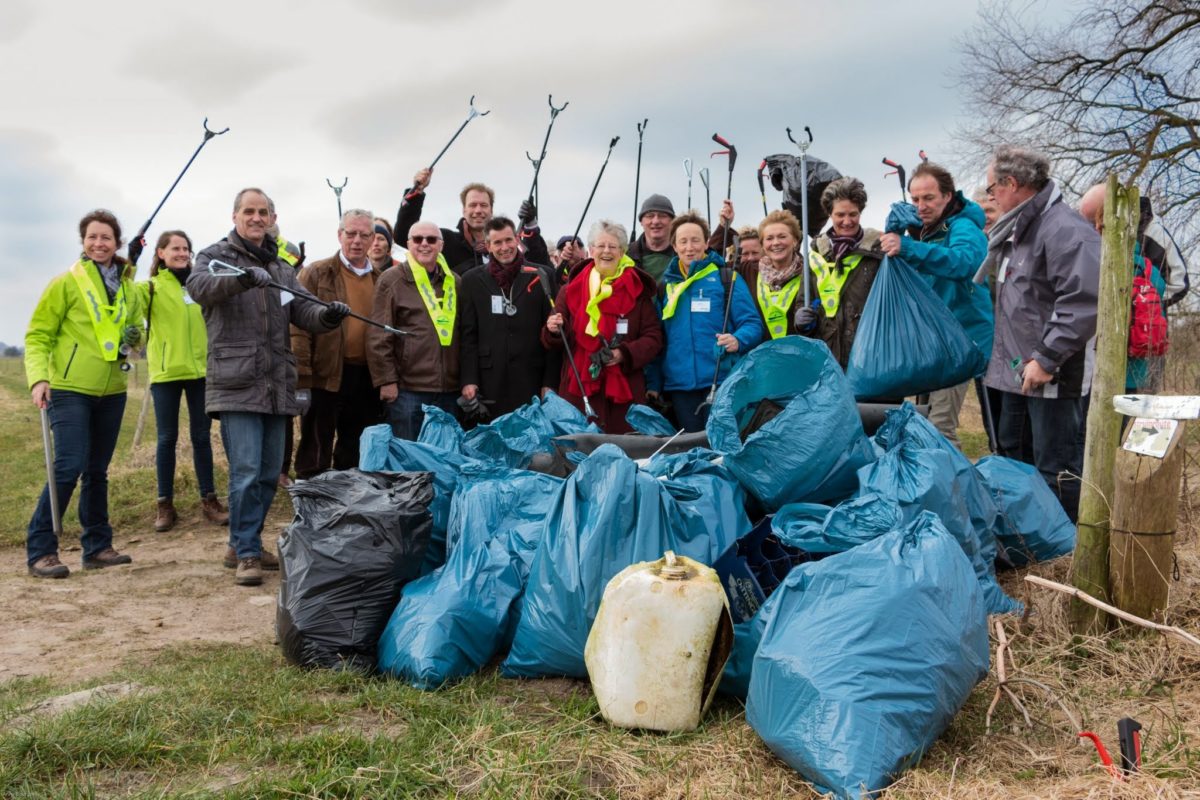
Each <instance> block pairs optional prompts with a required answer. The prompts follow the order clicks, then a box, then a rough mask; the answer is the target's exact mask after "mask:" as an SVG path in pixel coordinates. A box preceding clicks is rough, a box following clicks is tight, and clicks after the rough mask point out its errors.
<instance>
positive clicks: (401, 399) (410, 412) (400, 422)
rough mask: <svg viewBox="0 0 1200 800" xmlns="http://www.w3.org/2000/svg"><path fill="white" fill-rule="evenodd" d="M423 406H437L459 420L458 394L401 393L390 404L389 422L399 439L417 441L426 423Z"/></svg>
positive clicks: (393, 432) (394, 434)
mask: <svg viewBox="0 0 1200 800" xmlns="http://www.w3.org/2000/svg"><path fill="white" fill-rule="evenodd" d="M422 405H429V406H437V407H438V408H440V409H442V410H443V411H445V412H446V413H448V414H450V415H452V416H453V417H454V418H455V419H458V392H404V391H402V392H400V393H399V394H397V395H396V399H395V400H393V401H392V402H391V403H389V404H388V411H387V420H388V424H389V425H391V426H392V435H393V436H395V437H396V438H398V439H408V440H409V441H410V442H415V441H416V440H417V434H419V433H420V432H421V423H423V422H424V421H425V412H424V411H422V410H421V406H422Z"/></svg>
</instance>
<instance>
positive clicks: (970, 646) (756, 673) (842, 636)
mask: <svg viewBox="0 0 1200 800" xmlns="http://www.w3.org/2000/svg"><path fill="white" fill-rule="evenodd" d="M772 600H774V601H775V603H774V604H773V605H774V611H773V613H772V614H771V615H770V619H769V620H768V621H767V623H766V628H765V630H764V632H763V636H762V642H761V643H760V644H759V647H758V654H757V655H756V656H755V658H754V668H753V671H752V674H751V677H750V694H749V698H748V701H747V704H746V720H747V722H749V723H750V726H751V727H752V728H754V730H755V731H756V732H757V733H758V735H759V736H761V737H762V738H763V741H764V742H766V744H767V746H768V747H769V748H770V749H771V750H772V751H773V752H774V753H775V754H776V755H777V756H779V757H780V758H782V759H783V760H784V761H786V762H787V763H788V765H789V766H791V767H792V768H793V769H795V770H796V771H797V772H799V773H800V774H801V775H802V776H803V777H804V778H805V779H806V780H808V781H811V782H812V783H813V784H814V785H816V787H817V788H818V790H819V791H822V792H833V793H834V794H835V795H837V796H838V797H842V798H855V799H856V800H857V798H859V797H860V796H861V794H862V793H863V792H864V791H867V792H876V791H880V790H882V789H884V788H886V787H887V786H888V785H889V784H890V783H891V782H892V781H893V780H895V779H896V777H897V776H898V775H899V773H901V772H902V771H903V770H905V769H908V768H909V767H911V766H913V765H914V764H916V762H917V761H919V760H920V758H921V756H922V755H923V754H924V753H925V752H926V751H927V750H928V749H929V747H930V746H931V745H932V744H933V743H934V741H936V740H937V738H938V736H940V735H941V733H942V732H943V731H944V730H945V728H946V727H947V725H949V724H950V722H951V720H952V719H953V718H954V716H955V714H957V713H958V711H959V709H961V708H962V706H963V704H964V703H965V702H966V700H967V697H968V696H969V695H970V693H971V690H972V689H973V688H974V686H975V685H976V684H977V683H978V682H979V681H980V680H982V679H983V678H984V677H985V676H986V675H987V671H988V661H989V653H988V634H987V615H986V610H985V607H984V602H983V597H982V594H981V592H980V590H979V584H978V582H977V581H976V580H975V575H974V571H973V570H972V568H971V564H970V562H969V561H968V560H967V558H966V557H965V556H964V555H963V552H962V549H961V548H960V547H959V546H958V545H957V544H956V543H955V541H954V539H953V538H952V537H951V536H950V535H949V533H948V532H947V531H946V529H945V527H944V526H943V525H942V524H941V522H940V521H939V520H938V519H937V517H936V516H935V515H933V514H931V513H923V514H921V515H919V516H918V517H917V518H916V519H915V520H913V522H912V523H911V524H909V525H908V526H907V527H905V528H903V529H901V530H897V531H893V532H892V533H889V534H886V535H884V536H881V537H879V538H877V539H875V540H873V541H870V542H867V543H866V544H863V545H861V546H859V547H856V548H854V549H853V550H848V551H847V552H845V553H841V554H838V555H834V556H830V557H829V558H826V559H824V560H822V561H818V562H815V563H811V564H802V565H800V566H799V567H796V568H795V569H794V570H792V572H791V574H790V575H789V576H788V578H787V580H786V581H785V582H784V584H783V586H781V587H780V588H779V590H778V591H777V592H776V593H775V594H774V595H773V596H772Z"/></svg>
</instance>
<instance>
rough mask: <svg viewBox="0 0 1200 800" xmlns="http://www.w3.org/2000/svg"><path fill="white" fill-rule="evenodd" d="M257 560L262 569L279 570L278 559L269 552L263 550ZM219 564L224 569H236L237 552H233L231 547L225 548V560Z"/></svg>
mask: <svg viewBox="0 0 1200 800" xmlns="http://www.w3.org/2000/svg"><path fill="white" fill-rule="evenodd" d="M258 560H259V561H260V562H262V563H261V564H260V566H261V567H262V568H263V569H267V570H277V569H279V559H278V558H276V557H275V554H274V553H272V552H271V551H270V550H266V549H264V550H263V551H262V554H261V555H260V556H259V559H258ZM221 563H222V564H224V565H225V569H236V568H237V565H238V557H237V551H236V550H234V549H233V548H232V547H226V548H225V558H224V560H223V561H222V562H221Z"/></svg>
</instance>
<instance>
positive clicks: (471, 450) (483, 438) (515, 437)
mask: <svg viewBox="0 0 1200 800" xmlns="http://www.w3.org/2000/svg"><path fill="white" fill-rule="evenodd" d="M589 431H590V432H598V431H599V429H598V428H597V427H596V426H594V425H591V424H589V423H588V421H587V418H586V417H584V416H583V414H582V413H580V411H579V409H577V408H575V406H573V405H571V404H570V403H568V402H567V401H566V400H563V399H562V398H561V397H559V396H558V395H556V394H554V393H553V392H550V393H547V395H546V397H545V398H544V399H541V400H539V399H537V398H533V399H532V400H531V401H530V402H529V403H526V404H525V405H523V406H521V407H520V408H518V409H517V410H516V411H512V412H510V413H508V414H504V415H502V416H499V417H497V418H496V419H495V420H493V421H492V422H490V423H488V424H487V425H478V426H476V427H475V428H473V429H472V430H470V431H468V432H467V433H466V434H465V435H464V436H463V439H462V451H463V453H465V454H466V455H468V456H471V457H472V458H478V459H480V460H483V461H494V462H496V463H499V464H504V465H506V466H509V467H515V468H518V469H524V468H526V467H527V466H529V463H530V461H531V460H532V459H533V456H534V454H536V453H553V452H554V445H553V444H552V440H553V439H554V437H555V436H566V435H569V434H572V433H585V432H589Z"/></svg>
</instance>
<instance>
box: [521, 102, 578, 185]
mask: <svg viewBox="0 0 1200 800" xmlns="http://www.w3.org/2000/svg"><path fill="white" fill-rule="evenodd" d="M546 102H547V103H549V104H550V124H549V125H547V126H546V138H545V139H543V140H542V154H541V155H540V156H538V157H537V158H536V159H534V158H529V153H528V152H527V153H525V157H526V158H529V160H530V161H532V162H533V183H532V184H530V186H529V202H531V203H534V204H535V205H536V203H537V198H535V197H534V194H535V193H536V192H537V185H538V173H540V172H541V171H542V162H543V161H545V160H546V147H547V145H549V144H550V131H552V130H554V120H555V119H557V118H558V115H559V114H560V113H561V112H562V111H563V109H565V108H566V107H567V106H569V105H571V102H570V101H569V100H568V101H567V102H565V103H563V104H562V105H561V106H558V107H556V106H555V105H554V95H552V94H548V95H546Z"/></svg>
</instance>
